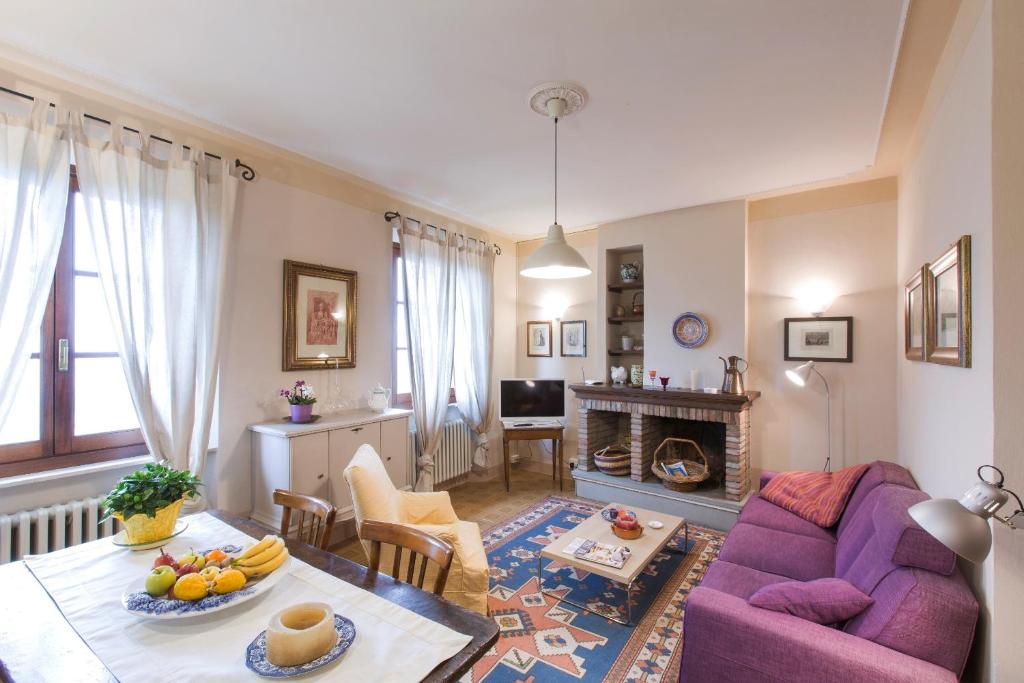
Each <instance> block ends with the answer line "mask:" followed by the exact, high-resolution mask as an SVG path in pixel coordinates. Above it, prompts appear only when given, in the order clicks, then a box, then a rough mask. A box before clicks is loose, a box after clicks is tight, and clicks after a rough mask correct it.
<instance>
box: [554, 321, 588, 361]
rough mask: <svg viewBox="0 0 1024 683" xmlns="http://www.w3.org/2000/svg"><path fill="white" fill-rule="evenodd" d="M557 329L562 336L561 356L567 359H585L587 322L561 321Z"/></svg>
mask: <svg viewBox="0 0 1024 683" xmlns="http://www.w3.org/2000/svg"><path fill="white" fill-rule="evenodd" d="M559 327H560V331H561V335H562V346H561V351H562V355H563V356H565V357H568V358H586V356H587V321H586V320H563V321H562V322H561V324H560V325H559Z"/></svg>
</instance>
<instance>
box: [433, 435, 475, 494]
mask: <svg viewBox="0 0 1024 683" xmlns="http://www.w3.org/2000/svg"><path fill="white" fill-rule="evenodd" d="M472 468H473V433H472V432H471V431H470V429H469V426H468V425H467V424H466V423H465V422H463V421H462V420H452V421H450V422H446V423H445V425H444V436H443V437H442V438H441V448H440V449H438V451H437V457H436V458H434V486H437V485H438V484H443V483H444V482H446V481H448V480H449V479H454V478H455V477H457V476H459V475H461V474H467V473H469V471H470V470H471V469H472Z"/></svg>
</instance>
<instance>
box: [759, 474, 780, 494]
mask: <svg viewBox="0 0 1024 683" xmlns="http://www.w3.org/2000/svg"><path fill="white" fill-rule="evenodd" d="M776 474H778V472H772V471H771V470H764V471H763V472H761V480H760V482H759V483H758V485H757V490H758V491H761V490H763V489H764V487H765V486H767V485H768V482H770V481H771V480H772V477H774V476H775V475H776Z"/></svg>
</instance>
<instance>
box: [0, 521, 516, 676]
mask: <svg viewBox="0 0 1024 683" xmlns="http://www.w3.org/2000/svg"><path fill="white" fill-rule="evenodd" d="M208 512H209V514H211V515H213V516H214V517H216V518H217V519H219V520H221V521H222V522H224V523H226V524H230V525H231V526H233V527H235V528H236V529H238V530H239V531H241V532H242V533H245V534H248V535H249V536H252V537H253V538H262V537H263V536H264V535H265V534H266V533H268V532H271V533H272V530H269V529H267V527H265V526H263V525H262V524H258V523H256V522H254V521H252V520H249V519H244V518H242V517H238V516H235V515H232V514H230V513H227V512H224V511H221V510H210V511H208ZM92 542H93V543H109V542H110V541H109V539H100V540H98V541H92ZM286 543H287V545H288V550H289V551H290V552H291V554H292V556H293V557H296V558H298V559H300V560H302V561H303V562H306V563H308V564H310V565H312V566H313V567H316V568H317V569H319V570H321V571H324V572H327V573H328V574H330V575H332V576H335V577H337V578H339V579H341V580H343V581H346V582H348V583H350V584H352V585H353V586H356V587H358V588H362V589H363V590H366V591H369V592H371V593H373V594H375V595H378V596H380V597H382V598H384V599H386V600H390V601H391V602H393V603H395V604H398V605H401V606H402V607H404V608H406V609H408V610H411V611H413V612H416V613H417V614H420V615H422V616H424V617H426V618H427V619H431V620H433V621H435V622H437V623H439V624H442V625H444V626H447V627H448V628H450V629H452V630H455V631H458V632H459V633H464V634H466V635H469V636H471V637H472V640H471V641H470V642H469V644H468V645H466V647H464V648H463V649H462V650H460V651H459V652H458V653H457V654H455V656H453V657H451V658H449V659H448V660H446V661H444V662H442V663H441V664H439V665H438V666H437V667H436V668H435V669H434V670H433V671H431V672H430V674H429V675H428V676H427V677H426V678H424V679H423V680H424V681H430V682H432V683H433V682H439V681H456V680H458V679H459V678H460V677H461V676H462V675H463V674H464V673H466V672H467V671H469V669H470V667H472V666H473V663H474V662H476V661H477V660H478V659H480V658H481V657H482V656H483V655H484V653H485V652H487V650H488V649H490V648H491V646H492V645H494V644H495V643H496V642H497V640H498V627H497V625H496V624H495V622H494V620H493V619H490V618H488V617H485V616H483V615H481V614H478V613H476V612H471V611H470V610H467V609H465V608H463V607H460V606H458V605H456V604H454V603H451V602H448V601H447V600H445V599H443V598H440V597H438V596H436V595H434V594H433V593H428V592H426V591H423V590H420V589H419V588H416V587H414V586H411V585H409V584H406V583H401V582H399V581H396V580H394V579H392V578H391V577H390V576H388V575H387V574H383V573H378V572H372V571H370V570H369V569H367V568H366V567H364V566H363V565H361V564H357V563H355V562H352V561H351V560H347V559H345V558H343V557H339V556H337V555H334V554H332V553H329V552H327V551H324V550H320V549H319V548H315V547H313V546H311V545H308V544H306V543H302V542H300V541H296V540H294V539H288V540H287V541H286ZM381 666H387V663H386V662H382V663H381ZM113 680H116V679H115V678H114V676H113V675H112V674H111V673H110V672H109V671H108V670H107V669H106V667H104V666H103V663H102V662H101V661H100V660H99V659H98V658H97V657H96V655H94V654H93V653H92V651H91V650H90V649H89V647H88V645H86V643H85V642H84V641H83V640H82V639H81V638H80V637H79V636H78V634H77V633H76V632H75V630H74V629H73V628H72V627H71V625H70V624H69V623H68V622H67V620H66V619H65V618H64V615H63V614H61V612H60V610H59V609H58V608H57V606H56V604H54V602H53V600H52V599H51V598H50V596H49V594H48V593H47V592H46V591H45V590H44V589H43V587H42V585H41V584H40V583H39V582H38V581H37V580H36V578H35V576H33V575H32V573H31V572H30V571H29V569H28V567H26V566H25V563H24V562H13V563H10V564H7V565H3V566H0V681H4V683H6V682H7V681H15V682H18V683H20V682H22V681H75V682H76V683H93V682H99V681H103V682H107V681H113Z"/></svg>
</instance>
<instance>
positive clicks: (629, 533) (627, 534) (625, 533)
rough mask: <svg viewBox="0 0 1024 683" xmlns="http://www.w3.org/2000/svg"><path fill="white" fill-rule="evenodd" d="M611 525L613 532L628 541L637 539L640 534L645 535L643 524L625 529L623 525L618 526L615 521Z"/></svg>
mask: <svg viewBox="0 0 1024 683" xmlns="http://www.w3.org/2000/svg"><path fill="white" fill-rule="evenodd" d="M611 527H612V533H614V534H615V535H616V536H618V537H619V538H621V539H623V540H626V541H632V540H635V539H637V538H640V536H641V535H643V533H644V528H643V527H642V526H640V525H637V527H636V528H635V529H623V528H622V527H620V526H617V525H616V524H615V523H614V522H613V523H612V525H611Z"/></svg>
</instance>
